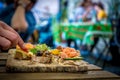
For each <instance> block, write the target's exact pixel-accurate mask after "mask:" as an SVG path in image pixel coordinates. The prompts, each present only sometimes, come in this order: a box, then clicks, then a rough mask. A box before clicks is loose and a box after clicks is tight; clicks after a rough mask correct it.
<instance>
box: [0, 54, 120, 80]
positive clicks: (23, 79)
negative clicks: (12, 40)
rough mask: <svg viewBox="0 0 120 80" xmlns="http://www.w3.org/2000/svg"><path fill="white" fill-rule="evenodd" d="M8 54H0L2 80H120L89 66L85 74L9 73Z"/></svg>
mask: <svg viewBox="0 0 120 80" xmlns="http://www.w3.org/2000/svg"><path fill="white" fill-rule="evenodd" d="M7 56H8V54H7V53H0V80H41V79H49V80H53V79H59V80H61V79H62V80H65V79H67V80H68V79H71V80H73V79H74V80H120V76H118V75H115V74H113V73H110V72H108V71H103V70H102V69H101V68H100V67H97V66H95V65H92V64H89V66H88V72H85V73H7V72H6V70H5V65H6V61H7Z"/></svg>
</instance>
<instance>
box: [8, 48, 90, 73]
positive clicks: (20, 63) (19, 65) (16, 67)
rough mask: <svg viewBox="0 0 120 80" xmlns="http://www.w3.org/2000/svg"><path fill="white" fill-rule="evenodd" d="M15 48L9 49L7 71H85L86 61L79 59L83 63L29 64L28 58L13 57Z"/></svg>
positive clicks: (86, 68)
mask: <svg viewBox="0 0 120 80" xmlns="http://www.w3.org/2000/svg"><path fill="white" fill-rule="evenodd" d="M14 53H15V49H11V50H9V55H8V59H7V63H6V71H7V72H86V71H87V70H88V65H87V64H88V63H86V62H85V61H83V60H81V61H80V62H81V63H82V64H83V65H80V66H75V65H61V64H42V63H35V64H30V60H17V59H14Z"/></svg>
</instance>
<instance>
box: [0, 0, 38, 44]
mask: <svg viewBox="0 0 120 80" xmlns="http://www.w3.org/2000/svg"><path fill="white" fill-rule="evenodd" d="M7 2H9V1H8V0H6V3H7ZM35 3H36V0H10V2H9V4H8V5H7V7H6V8H4V10H2V12H1V13H0V20H1V21H4V22H5V23H7V24H8V25H9V26H11V27H12V28H13V29H15V30H16V31H17V32H18V33H19V35H20V36H21V37H22V39H23V40H24V41H25V42H27V41H28V39H29V37H30V36H31V34H32V33H33V31H34V29H35V25H36V21H35V18H34V16H33V13H32V12H31V9H32V7H33V6H34V4H35Z"/></svg>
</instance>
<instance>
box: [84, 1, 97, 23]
mask: <svg viewBox="0 0 120 80" xmlns="http://www.w3.org/2000/svg"><path fill="white" fill-rule="evenodd" d="M83 7H84V9H85V11H84V13H83V15H82V21H83V22H92V20H93V18H96V11H95V9H94V6H93V2H92V1H91V0H84V1H83Z"/></svg>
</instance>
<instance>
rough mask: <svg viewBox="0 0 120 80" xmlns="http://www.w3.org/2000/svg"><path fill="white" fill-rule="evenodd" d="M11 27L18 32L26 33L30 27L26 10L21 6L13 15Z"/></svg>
mask: <svg viewBox="0 0 120 80" xmlns="http://www.w3.org/2000/svg"><path fill="white" fill-rule="evenodd" d="M11 26H12V27H13V28H14V29H15V30H18V31H25V30H26V29H27V27H28V23H27V21H26V19H25V8H24V7H23V6H22V5H19V6H18V7H17V9H16V11H15V13H14V15H13V18H12V21H11Z"/></svg>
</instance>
